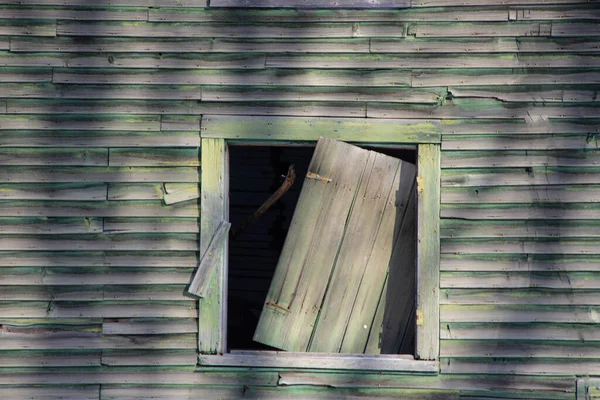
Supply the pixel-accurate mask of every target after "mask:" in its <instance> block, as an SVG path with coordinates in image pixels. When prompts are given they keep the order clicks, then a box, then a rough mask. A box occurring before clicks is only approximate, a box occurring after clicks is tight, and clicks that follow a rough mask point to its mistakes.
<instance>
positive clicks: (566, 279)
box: [440, 271, 600, 289]
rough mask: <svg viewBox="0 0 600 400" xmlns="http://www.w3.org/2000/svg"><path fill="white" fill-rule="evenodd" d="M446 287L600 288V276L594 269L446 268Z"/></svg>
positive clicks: (443, 281)
mask: <svg viewBox="0 0 600 400" xmlns="http://www.w3.org/2000/svg"><path fill="white" fill-rule="evenodd" d="M440 286H441V287H445V288H472V289H477V288H505V289H509V288H530V287H532V288H533V287H535V288H547V289H600V276H599V274H598V273H594V272H564V271H561V272H478V273H472V272H442V274H441V276H440Z"/></svg>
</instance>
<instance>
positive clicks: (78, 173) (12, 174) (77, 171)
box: [0, 166, 198, 183]
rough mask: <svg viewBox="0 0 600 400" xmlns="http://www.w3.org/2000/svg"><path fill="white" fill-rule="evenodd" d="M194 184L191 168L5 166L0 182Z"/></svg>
mask: <svg viewBox="0 0 600 400" xmlns="http://www.w3.org/2000/svg"><path fill="white" fill-rule="evenodd" d="M15 181H16V182H23V183H33V182H40V183H43V182H57V183H58V182H64V183H67V182H77V181H87V182H144V181H146V182H148V181H150V182H157V181H158V182H197V181H198V170H197V168H193V167H85V168H83V167H79V168H78V167H54V168H48V167H35V166H34V167H27V168H24V167H12V166H11V167H4V168H2V171H0V182H6V183H10V182H15Z"/></svg>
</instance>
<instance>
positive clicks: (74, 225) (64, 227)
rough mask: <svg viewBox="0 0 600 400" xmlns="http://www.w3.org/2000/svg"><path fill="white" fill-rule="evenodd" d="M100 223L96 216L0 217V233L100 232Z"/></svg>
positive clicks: (52, 233)
mask: <svg viewBox="0 0 600 400" xmlns="http://www.w3.org/2000/svg"><path fill="white" fill-rule="evenodd" d="M102 225H103V224H102V220H100V219H98V218H28V219H24V218H0V235H9V234H34V235H46V234H49V235H57V234H58V235H60V234H86V233H87V234H89V233H100V232H102Z"/></svg>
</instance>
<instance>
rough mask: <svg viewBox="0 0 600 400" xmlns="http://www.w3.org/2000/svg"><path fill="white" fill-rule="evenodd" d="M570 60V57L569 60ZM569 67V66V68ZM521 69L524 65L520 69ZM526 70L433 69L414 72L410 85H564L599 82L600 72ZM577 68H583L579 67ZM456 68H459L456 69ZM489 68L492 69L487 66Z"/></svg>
mask: <svg viewBox="0 0 600 400" xmlns="http://www.w3.org/2000/svg"><path fill="white" fill-rule="evenodd" d="M569 58H570V57H569ZM572 66H573V65H571V67H572ZM523 67H525V66H523ZM530 67H531V68H530V69H515V70H513V69H496V70H494V69H473V70H471V71H469V70H465V69H447V70H444V69H433V70H414V71H413V78H412V84H413V86H415V87H425V86H440V85H448V86H473V85H486V86H489V85H497V86H504V85H555V84H557V83H558V82H560V84H563V85H567V84H586V83H590V84H597V83H600V73H598V72H596V71H589V70H577V69H572V68H571V69H569V68H568V67H565V69H561V70H549V69H543V68H539V67H542V65H541V64H540V65H539V66H538V68H539V69H538V68H534V67H535V66H534V65H531V66H530ZM581 67H584V65H583V64H581ZM457 68H460V67H457ZM490 68H492V67H490Z"/></svg>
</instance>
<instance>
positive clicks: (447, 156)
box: [442, 149, 600, 168]
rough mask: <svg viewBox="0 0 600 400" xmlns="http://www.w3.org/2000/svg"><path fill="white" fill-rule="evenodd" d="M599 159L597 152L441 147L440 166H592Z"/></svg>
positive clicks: (596, 163) (590, 150) (597, 162)
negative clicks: (444, 149) (467, 149)
mask: <svg viewBox="0 0 600 400" xmlns="http://www.w3.org/2000/svg"><path fill="white" fill-rule="evenodd" d="M599 163H600V152H598V151H594V150H592V149H589V150H575V149H573V150H568V151H552V150H550V151H536V150H533V151H506V150H502V151H445V152H443V154H442V168H468V167H471V168H473V167H541V166H582V167H586V166H594V165H598V164H599Z"/></svg>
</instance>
